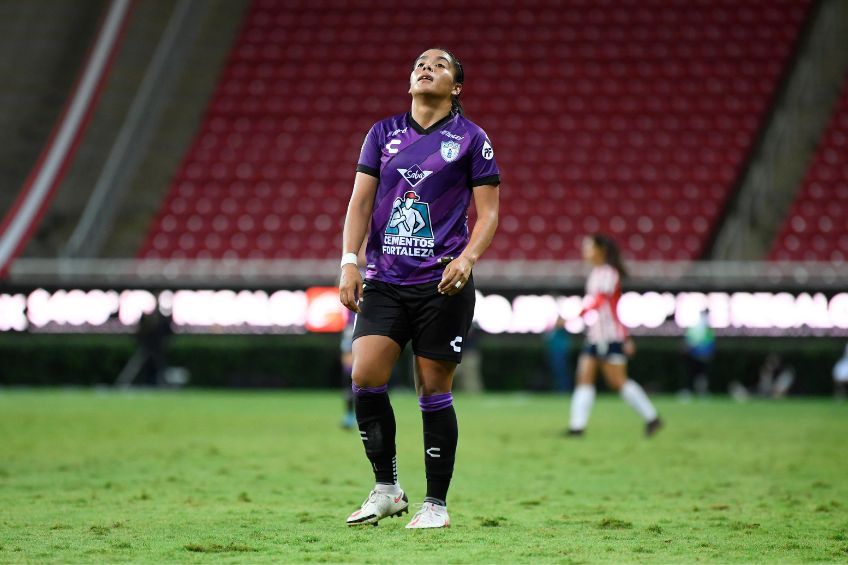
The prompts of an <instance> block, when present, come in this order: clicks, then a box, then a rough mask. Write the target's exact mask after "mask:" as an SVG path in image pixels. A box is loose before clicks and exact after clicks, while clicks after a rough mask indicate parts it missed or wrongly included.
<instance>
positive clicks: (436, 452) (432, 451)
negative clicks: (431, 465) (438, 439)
mask: <svg viewBox="0 0 848 565" xmlns="http://www.w3.org/2000/svg"><path fill="white" fill-rule="evenodd" d="M441 451H442V448H441V447H430V448H428V449H427V451H425V452H424V453H426V454H427V455H429V456H430V457H432V458H433V459H438V458H439V457H441V455H440V453H441Z"/></svg>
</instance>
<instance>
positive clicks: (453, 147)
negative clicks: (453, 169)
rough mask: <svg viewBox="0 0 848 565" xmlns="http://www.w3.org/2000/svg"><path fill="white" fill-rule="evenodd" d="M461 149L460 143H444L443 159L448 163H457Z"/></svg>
mask: <svg viewBox="0 0 848 565" xmlns="http://www.w3.org/2000/svg"><path fill="white" fill-rule="evenodd" d="M459 147H460V146H459V143H457V142H456V141H443V142H442V159H444V160H445V161H447V162H448V163H450V162H452V161H456V158H457V157H459Z"/></svg>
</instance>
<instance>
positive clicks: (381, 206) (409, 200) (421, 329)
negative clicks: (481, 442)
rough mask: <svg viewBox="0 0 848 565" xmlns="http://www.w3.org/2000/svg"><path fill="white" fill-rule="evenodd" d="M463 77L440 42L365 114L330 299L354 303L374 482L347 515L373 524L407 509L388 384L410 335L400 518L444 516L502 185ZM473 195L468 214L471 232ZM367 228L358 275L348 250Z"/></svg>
mask: <svg viewBox="0 0 848 565" xmlns="http://www.w3.org/2000/svg"><path fill="white" fill-rule="evenodd" d="M463 80H464V76H463V69H462V65H461V64H460V62H459V61H458V60H457V59H456V57H454V56H453V55H452V54H451V53H450V52H448V51H446V50H444V49H428V50H427V51H425V52H424V53H422V54H421V55H420V56H419V57H418V58H417V59H416V60H415V63H414V65H413V68H412V74H411V75H410V77H409V93H410V94H411V95H412V109H411V111H409V112H407V113H405V114H400V115H397V116H392V117H390V118H386V119H384V120H381V121H379V122H377V123H376V124H374V126H373V127H372V128H371V130H370V131H369V132H368V135H367V136H366V137H365V142H364V144H363V145H362V151H361V154H360V157H359V164H358V165H357V167H356V179H355V181H354V185H353V194H352V195H351V198H350V204H349V205H348V211H347V217H346V218H345V225H344V235H343V249H342V251H343V255H342V261H341V269H342V273H341V278H340V281H339V299H340V300H341V302H342V304H344V305H345V306H346V307H347V308H349V309H350V310H352V311H353V312H356V313H357V317H356V325H355V328H354V334H353V335H354V341H353V372H352V375H351V376H352V380H353V383H352V388H353V392H354V395H355V411H356V420H357V424H358V426H359V433H360V436H361V437H362V442H363V444H364V446H365V454H366V456H367V457H368V460H369V461H370V462H371V466H372V468H373V470H374V477H375V479H376V485H375V486H374V489H373V490H372V491H371V493H370V494H369V495H368V498H367V499H366V500H365V502H363V503H362V506H361V508H359V510H357V511H356V512H354V513H353V514H351V515H350V517H349V518H348V519H347V523H348V525H358V524H376V523H377V522H378V521H379V520H381V519H383V518H385V517H387V516H400V515H401V514H402V513H404V512H407V506H408V504H409V503H408V500H407V496H406V494H405V493H404V491H403V490H402V489H401V487H400V485H399V484H398V478H397V464H396V460H395V453H396V449H395V417H394V413H393V412H392V406H391V404H390V402H389V397H388V394H387V393H386V383H387V382H388V380H389V376H390V374H391V370H392V366H393V365H394V364H395V362H396V361H397V359H398V356H399V355H400V352H401V349H402V348H403V347H404V345H405V344H406V343H407V342H408V341H410V340H412V350H413V353H414V354H415V372H416V375H417V377H418V378H417V393H418V397H419V405H420V407H421V412H422V419H423V424H424V463H425V469H426V475H427V495H426V497H425V498H424V504H423V505H422V506H421V509H420V510H419V511H418V512H417V513H416V514H415V516H413V518H412V520H411V521H410V522H409V524H407V526H406V527H407V528H444V527H447V526H449V525H450V520H449V518H448V512H447V503H446V499H447V493H448V487H449V485H450V481H451V477H452V475H453V467H454V459H455V455H456V445H457V436H458V432H457V422H456V413H455V412H454V408H453V397H452V395H451V385H452V382H453V374H454V370H455V369H456V365H457V363H459V362H460V360H461V358H462V347H463V342H464V341H465V338H466V335H467V333H468V330H469V327H470V326H471V319H472V317H473V315H474V281H473V278H472V276H471V269H472V267H473V266H474V263H476V261H477V259H479V257H480V255H481V254H482V253H483V252H484V251H485V250H486V248H487V247H489V244H490V243H491V241H492V237H493V236H494V234H495V229H496V228H497V224H498V194H499V185H500V173H499V171H498V167H497V164H496V163H495V159H494V151H493V149H492V145H491V142H490V141H489V139H488V137H487V136H486V133H485V132H484V131H483V130H482V129H480V127H479V126H477V125H476V124H474V123H472V122H471V121H469V120H468V119H467V118H466V117H465V116H464V115H463V111H462V105H461V104H460V103H459V96H460V93H461V92H462V83H463ZM472 195H473V197H474V204H475V205H476V207H477V223H476V224H475V225H474V230H473V232H472V233H471V237H470V238H469V235H468V225H467V209H468V205H469V202H470V200H471V197H472ZM366 234H368V241H367V250H366V263H367V264H366V273H365V282H364V283H363V281H362V277H361V276H360V274H359V271H358V270H357V268H356V254H355V251H356V250H357V249H359V246H360V244H361V243H362V241H363V240H364V239H365V237H366Z"/></svg>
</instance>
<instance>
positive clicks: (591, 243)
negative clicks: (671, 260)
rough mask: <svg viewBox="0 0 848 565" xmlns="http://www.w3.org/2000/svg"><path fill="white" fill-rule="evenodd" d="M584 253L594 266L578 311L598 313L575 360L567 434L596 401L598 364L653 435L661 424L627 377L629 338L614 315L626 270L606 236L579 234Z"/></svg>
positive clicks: (575, 431)
mask: <svg viewBox="0 0 848 565" xmlns="http://www.w3.org/2000/svg"><path fill="white" fill-rule="evenodd" d="M583 259H584V260H585V261H586V262H588V263H589V264H590V265H591V266H592V271H591V273H590V274H589V280H588V281H586V298H585V303H584V307H583V311H582V312H581V313H580V315H581V316H583V315H584V314H586V313H588V312H590V311H595V312H596V314H597V318H596V320H595V322H594V323H592V324H590V325H589V327H588V330H587V332H586V347H585V348H584V350H583V353H582V354H581V355H580V359H579V360H578V362H577V386H576V387H575V388H574V395H573V396H572V397H571V422H570V424H569V427H568V435H572V436H580V435H583V431H584V430H585V429H586V424H588V423H589V414H590V413H591V411H592V404H593V403H594V402H595V377H596V376H597V373H598V368H599V367H600V369H601V371H602V372H603V374H604V377H605V378H606V381H607V385H609V387H610V388H611V389H612V390H617V391H618V392H619V393H620V394H621V397H622V398H623V399H624V400H625V402H627V403H628V404H629V405H630V406H632V407H633V409H634V410H636V412H638V413H639V415H640V416H642V418H644V420H645V433H646V435H647V436H649V437H650V436H652V435H653V434H654V433H656V432H657V430H659V428H660V426H662V422H661V420H660V418H659V416H657V411H656V409H654V405H653V404H651V401H650V400H649V399H648V396H647V395H646V394H645V391H644V390H643V389H642V387H641V386H640V385H639V383H637V382H636V381H632V380H630V379H628V378H627V357H628V356H629V355H632V354H633V352H634V347H633V342H632V341H631V340H630V339H629V338H628V337H627V331H626V330H625V328H624V326H623V325H622V324H621V322H620V321H619V320H618V313H617V307H618V299H619V297H620V296H621V282H620V281H621V278H622V277H623V276H625V275H626V271H625V269H624V264H623V263H622V261H621V254H620V253H619V251H618V246H616V244H615V242H614V241H613V240H612V239H610V238H609V237H607V236H604V235H601V234H595V235H592V236H589V237H586V238H585V239H584V240H583Z"/></svg>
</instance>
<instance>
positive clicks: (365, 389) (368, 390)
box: [350, 381, 389, 396]
mask: <svg viewBox="0 0 848 565" xmlns="http://www.w3.org/2000/svg"><path fill="white" fill-rule="evenodd" d="M350 390H352V391H353V395H354V396H365V395H366V394H384V393H385V392H387V391H388V390H389V385H387V384H386V385H383V386H373V387H371V386H356V383H355V382H353V381H351V383H350Z"/></svg>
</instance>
